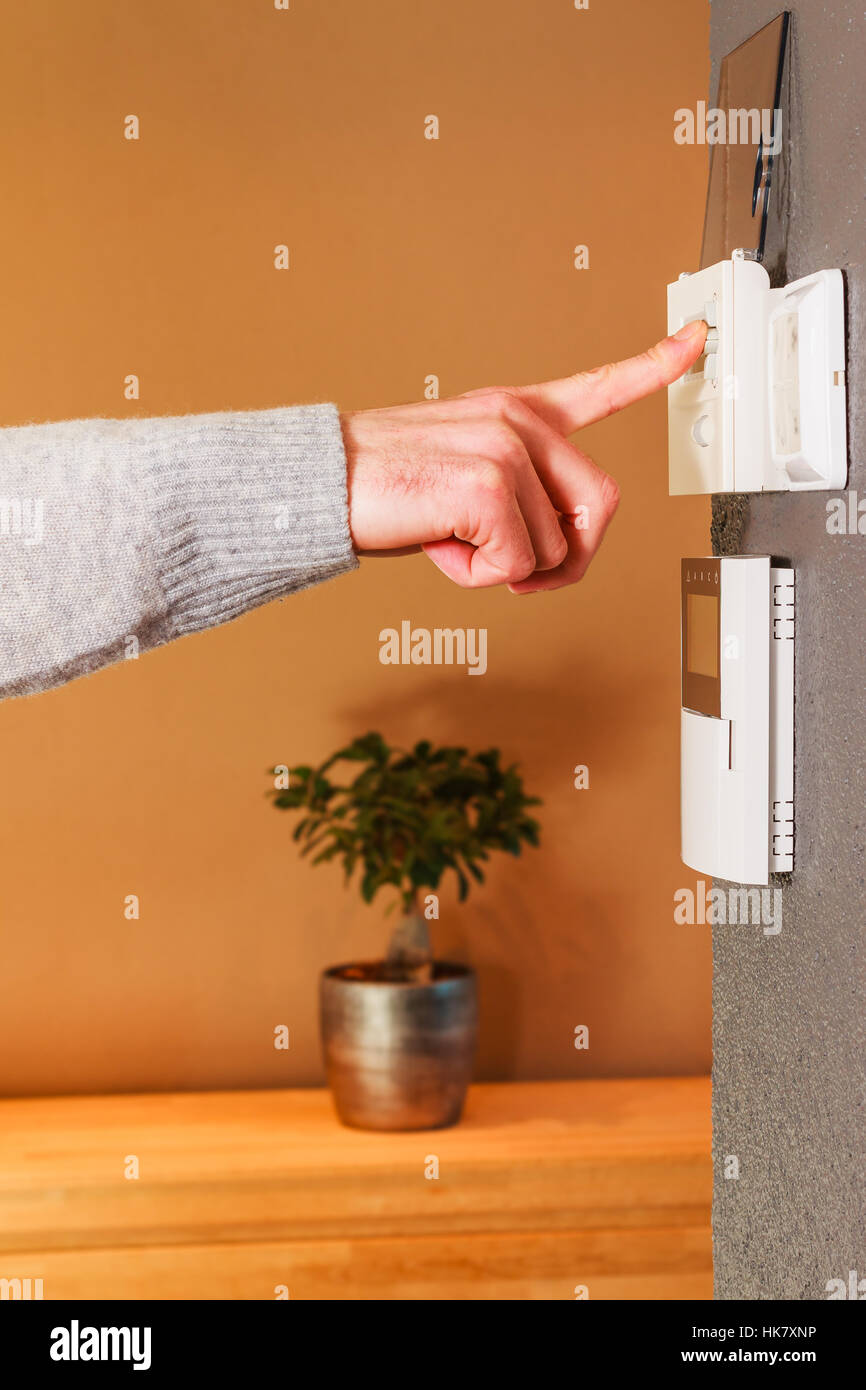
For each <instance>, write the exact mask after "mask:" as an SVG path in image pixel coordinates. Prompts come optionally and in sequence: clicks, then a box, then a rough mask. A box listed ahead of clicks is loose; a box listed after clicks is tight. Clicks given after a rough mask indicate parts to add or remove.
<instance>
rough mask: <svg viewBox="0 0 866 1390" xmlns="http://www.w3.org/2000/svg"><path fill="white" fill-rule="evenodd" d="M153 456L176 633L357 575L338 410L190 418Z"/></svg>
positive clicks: (160, 552)
mask: <svg viewBox="0 0 866 1390" xmlns="http://www.w3.org/2000/svg"><path fill="white" fill-rule="evenodd" d="M172 426H173V428H172V431H171V432H170V434H167V435H166V436H165V439H164V444H165V447H164V448H161V449H157V450H156V451H154V453H153V454H152V456H151V470H150V472H151V485H152V489H153V491H152V508H153V518H154V529H155V536H154V541H155V547H156V552H157V563H158V569H159V577H160V582H161V584H162V588H163V591H164V594H165V599H166V604H167V618H168V621H169V624H170V627H171V630H172V636H181V635H182V634H184V633H188V632H197V631H199V630H200V629H202V628H206V627H211V626H213V625H214V624H217V623H223V622H227V621H229V619H231V618H236V617H238V616H239V615H240V614H241V613H244V612H245V611H246V610H247V609H249V608H254V607H256V606H257V605H259V604H262V603H266V602H268V601H269V600H271V599H274V598H279V597H280V596H281V595H283V594H291V593H293V592H294V591H295V590H297V589H302V588H306V587H308V586H309V585H311V584H317V583H320V582H321V581H322V580H324V579H330V578H332V577H333V576H335V575H338V574H343V573H345V572H346V571H348V570H352V569H355V568H356V567H357V564H358V561H357V558H356V556H355V553H354V551H353V549H352V542H351V536H350V533H349V517H348V499H347V489H346V457H345V451H344V448H343V439H342V432H341V429H340V417H339V414H338V412H337V409H336V406H333V405H310V406H292V407H289V408H285V409H276V410H258V411H247V412H234V411H233V412H231V413H227V414H218V415H190V416H184V417H181V418H179V419H174V420H173V421H172Z"/></svg>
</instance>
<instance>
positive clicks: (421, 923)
mask: <svg viewBox="0 0 866 1390" xmlns="http://www.w3.org/2000/svg"><path fill="white" fill-rule="evenodd" d="M385 966H386V970H387V973H388V976H389V978H390V979H392V980H406V981H407V982H409V983H411V984H416V985H428V984H429V983H430V981H431V980H432V979H433V946H432V943H431V941H430V929H429V926H428V924H427V920H426V918H425V917H423V916H422V915H421V913H420V912H419V911H418V908H417V905H416V906H415V907H414V908H413V909H411V910H410V911H409V912H404V913H403V916H402V917H401V918H400V921H399V922H398V923H397V925H396V927H395V928H394V931H393V934H392V936H391V940H390V941H389V942H388V951H387V954H386V956H385Z"/></svg>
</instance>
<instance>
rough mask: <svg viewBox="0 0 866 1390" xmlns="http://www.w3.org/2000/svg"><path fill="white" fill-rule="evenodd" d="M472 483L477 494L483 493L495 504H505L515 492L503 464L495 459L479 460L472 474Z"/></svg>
mask: <svg viewBox="0 0 866 1390" xmlns="http://www.w3.org/2000/svg"><path fill="white" fill-rule="evenodd" d="M472 482H473V486H474V488H475V490H476V492H480V493H483V494H484V495H485V496H486V497H488V498H489V499H491V500H492V501H494V502H504V501H505V500H506V499H507V498H508V497H510V496H511V493H512V492H513V490H514V489H513V487H512V484H511V479H510V477H509V476H508V474H507V472H506V470H505V469H504V468H503V466H502V463H501V462H500V461H499V460H497V459H495V458H483V459H479V460H478V462H477V463H476V464H475V466H474V469H473V472H472Z"/></svg>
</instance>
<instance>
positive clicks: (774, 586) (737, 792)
mask: <svg viewBox="0 0 866 1390" xmlns="http://www.w3.org/2000/svg"><path fill="white" fill-rule="evenodd" d="M681 720H682V726H681V745H680V753H681V767H680V777H681V803H680V805H681V827H682V859H683V863H685V864H687V865H688V866H689V867H690V868H692V869H697V870H698V872H700V873H703V874H707V875H711V876H712V877H714V878H724V879H729V880H730V881H731V882H734V883H750V884H751V883H754V884H766V883H768V882H769V874H770V873H778V872H783V871H785V870H789V869H793V867H794V571H793V569H788V568H784V567H777V566H775V565H773V564H772V562H771V560H770V557H769V556H767V555H738V556H731V557H724V558H721V559H719V558H709V559H697V560H683V562H682V712H681Z"/></svg>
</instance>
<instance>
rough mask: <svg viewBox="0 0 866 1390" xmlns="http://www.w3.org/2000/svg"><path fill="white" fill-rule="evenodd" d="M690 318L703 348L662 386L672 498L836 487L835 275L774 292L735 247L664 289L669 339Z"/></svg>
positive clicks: (838, 336)
mask: <svg viewBox="0 0 866 1390" xmlns="http://www.w3.org/2000/svg"><path fill="white" fill-rule="evenodd" d="M695 319H705V320H706V322H707V324H708V333H707V341H706V345H705V348H704V352H703V353H702V355H701V357H700V358H699V359H698V361H697V362H696V363H695V365H694V366H693V367H692V368H691V369H690V370H689V371H688V372H686V374H685V375H684V376H682V377H680V379H679V381H675V382H674V383H673V385H671V386H669V387H668V459H669V492H670V494H671V495H672V496H673V495H678V494H683V493H702V492H772V491H785V490H788V489H790V490H795V489H802V490H806V489H813V490H814V489H818V488H842V487H844V486H845V479H846V476H847V442H846V425H845V311H844V291H843V284H842V273H841V271H839V270H819V271H818V272H817V274H815V275H807V276H805V277H804V278H803V279H802V280H794V281H793V282H792V283H791V284H790V285H786V286H785V287H784V289H775V290H773V289H770V277H769V275H768V274H767V272H766V270H765V269H764V267H763V266H762V265H761V264H760V263H759V262H758V261H757V260H754V259H749V258H747V256H746V255H745V253H744V252H743V251H735V252H734V254H733V256H732V257H731V259H730V260H729V261H720V262H719V263H718V264H717V265H711V266H707V267H706V268H705V269H704V270H698V271H696V272H695V273H694V274H693V275H681V276H680V278H679V280H676V281H675V282H674V283H673V284H672V285H668V332H669V333H675V332H676V331H677V329H679V328H682V326H683V325H684V324H685V323H689V322H691V321H692V320H695Z"/></svg>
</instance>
